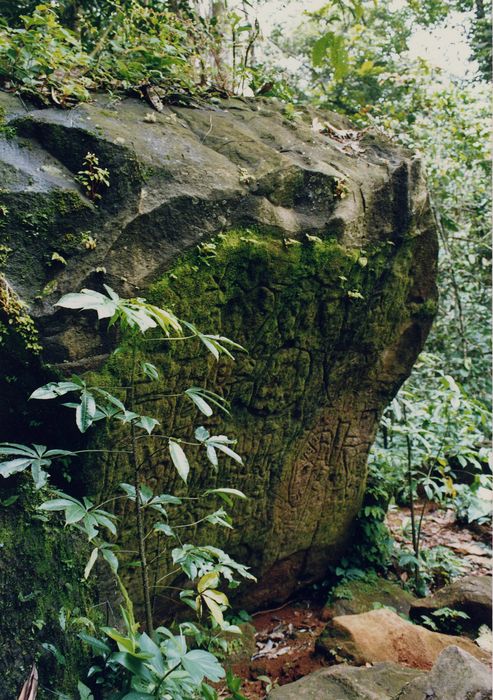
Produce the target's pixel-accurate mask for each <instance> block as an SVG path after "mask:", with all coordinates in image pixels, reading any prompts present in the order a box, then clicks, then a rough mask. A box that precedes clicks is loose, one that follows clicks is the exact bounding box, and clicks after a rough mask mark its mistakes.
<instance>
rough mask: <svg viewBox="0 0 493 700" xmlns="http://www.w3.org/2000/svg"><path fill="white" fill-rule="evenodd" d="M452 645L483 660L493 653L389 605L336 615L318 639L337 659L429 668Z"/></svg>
mask: <svg viewBox="0 0 493 700" xmlns="http://www.w3.org/2000/svg"><path fill="white" fill-rule="evenodd" d="M451 645H455V646H458V647H460V648H461V649H462V650H464V651H466V652H468V653H469V654H471V655H472V656H474V657H476V658H477V659H479V660H480V661H484V662H487V661H488V660H489V655H488V654H487V653H486V652H484V651H483V650H482V649H480V648H479V647H478V646H476V644H474V642H472V641H471V640H470V639H467V638H466V637H456V636H453V635H448V634H440V633H438V632H431V631H430V630H427V629H426V628H425V627H420V626H419V625H413V624H412V623H411V622H407V621H406V620H403V619H402V618H401V617H399V615H397V614H396V613H394V612H392V611H391V610H386V609H380V610H372V611H371V612H367V613H362V614H360V615H343V616H341V617H335V618H334V619H333V620H332V621H331V622H329V624H328V625H327V627H326V629H325V630H324V632H323V634H322V635H321V637H320V638H319V640H318V648H319V649H320V650H321V651H324V652H325V653H327V654H328V655H329V656H331V657H332V658H336V659H337V660H340V659H346V660H348V661H351V662H352V663H355V664H357V665H363V664H366V663H371V664H373V663H377V662H379V661H394V662H396V663H399V664H402V665H403V666H408V667H410V668H421V669H425V670H427V669H430V668H431V667H432V666H433V664H434V663H435V661H436V660H437V658H438V655H439V654H440V653H441V652H442V651H443V650H444V649H446V648H447V647H449V646H451Z"/></svg>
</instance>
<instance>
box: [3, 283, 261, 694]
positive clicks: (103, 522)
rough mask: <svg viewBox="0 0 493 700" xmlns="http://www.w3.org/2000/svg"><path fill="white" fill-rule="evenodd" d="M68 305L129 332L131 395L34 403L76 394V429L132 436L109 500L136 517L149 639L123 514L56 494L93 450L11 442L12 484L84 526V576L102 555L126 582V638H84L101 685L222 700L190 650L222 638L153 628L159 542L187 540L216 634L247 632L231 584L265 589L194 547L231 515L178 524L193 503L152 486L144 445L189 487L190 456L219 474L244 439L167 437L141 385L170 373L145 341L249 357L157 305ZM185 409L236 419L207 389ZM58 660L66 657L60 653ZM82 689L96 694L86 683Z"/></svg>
mask: <svg viewBox="0 0 493 700" xmlns="http://www.w3.org/2000/svg"><path fill="white" fill-rule="evenodd" d="M57 306H59V307H62V308H65V309H72V310H86V311H87V310H92V311H95V312H96V313H97V316H98V319H99V320H107V323H108V327H109V328H111V327H112V326H116V327H117V328H118V329H119V331H120V333H121V334H122V338H121V344H120V346H119V348H118V352H117V358H118V359H119V361H120V362H122V364H123V366H124V367H125V368H128V377H127V379H126V383H125V385H124V386H122V387H121V388H120V389H119V390H118V388H116V390H118V391H119V393H120V397H119V396H116V395H115V394H113V393H110V392H109V391H108V390H107V388H103V387H100V386H94V385H92V384H90V383H88V382H87V381H86V380H85V379H83V378H82V377H79V376H72V377H71V378H70V379H69V380H65V381H57V382H50V383H48V384H46V385H44V386H42V387H40V388H38V389H36V390H35V391H34V392H33V393H32V394H31V399H34V400H41V401H45V400H54V399H58V398H59V397H67V395H70V397H72V400H71V401H69V402H65V403H64V405H65V406H67V407H68V408H70V409H73V410H75V422H76V425H77V427H78V429H79V431H80V432H81V433H85V432H86V431H88V430H90V429H91V428H92V427H93V426H94V425H95V424H97V423H98V422H100V421H105V422H106V421H118V422H119V423H121V424H123V426H124V427H125V428H126V430H127V439H126V441H124V442H123V443H122V444H121V445H120V446H119V449H118V450H117V452H118V453H119V454H124V455H126V456H127V458H128V459H129V462H130V464H131V466H132V474H133V483H132V484H128V483H122V484H121V491H122V493H121V495H117V494H115V495H114V496H112V497H110V499H109V502H112V501H114V500H116V499H119V498H124V499H126V500H128V501H129V502H130V503H131V504H133V507H134V508H135V514H136V537H137V541H138V561H139V569H140V574H141V590H142V600H143V607H144V618H145V627H146V631H145V632H140V631H139V624H138V622H137V621H136V619H135V615H134V611H133V604H132V602H131V600H130V598H129V596H128V593H127V590H126V588H125V587H124V585H123V582H122V580H121V578H120V576H119V567H120V561H119V557H118V547H117V545H116V542H115V538H116V535H117V518H116V516H115V515H114V513H112V512H110V511H109V510H106V509H105V508H104V505H105V504H106V503H107V502H108V499H107V500H106V502H105V503H100V504H98V503H95V502H94V501H93V500H92V499H90V498H88V497H83V498H82V499H77V498H74V497H73V496H72V495H70V494H68V493H65V492H63V491H61V490H60V489H56V490H54V489H52V488H51V487H50V486H49V470H50V468H51V465H52V463H53V462H55V461H57V460H58V461H60V460H66V459H67V458H71V459H75V458H77V456H78V455H80V454H82V453H83V452H84V450H73V451H72V450H50V449H48V448H47V447H45V446H42V445H33V446H32V447H28V446H26V445H20V444H15V443H2V444H1V445H0V455H2V456H4V457H8V459H7V460H5V461H3V462H1V463H0V475H1V476H3V477H10V476H12V475H13V474H19V473H21V472H25V471H26V470H28V469H29V470H30V471H31V475H32V478H33V481H34V485H35V488H36V489H37V490H41V489H44V490H45V491H46V492H47V493H49V494H50V495H51V498H49V499H48V500H46V501H44V502H43V503H42V504H41V505H40V506H39V510H40V511H41V512H44V513H63V516H64V521H65V525H67V526H71V527H74V528H76V529H77V530H78V531H79V532H81V533H83V534H84V535H85V536H86V537H87V539H88V541H89V542H90V543H91V545H92V547H93V549H92V552H91V554H90V557H89V560H88V561H87V564H86V566H85V571H84V578H88V577H89V576H90V574H91V571H92V569H93V567H94V565H95V563H96V561H97V560H98V558H100V557H101V559H102V560H103V561H105V562H106V563H107V564H108V565H109V567H110V569H111V571H112V572H113V574H114V576H115V577H116V580H117V582H118V586H119V588H120V592H121V595H122V597H123V600H124V605H123V606H122V608H121V613H122V619H123V621H124V624H125V631H124V632H121V631H120V630H118V629H115V628H111V627H103V628H101V629H100V630H99V636H93V635H89V634H87V633H86V632H81V633H80V634H79V637H80V638H81V639H82V641H83V642H85V643H86V644H89V645H90V646H91V648H92V650H93V652H94V653H95V654H96V655H98V656H99V657H101V658H100V661H98V663H97V664H96V665H95V666H94V667H93V668H92V670H91V673H90V677H91V678H92V679H94V680H95V681H96V683H97V684H99V685H100V686H101V687H104V688H106V689H107V690H108V691H112V692H113V691H115V690H116V689H119V690H120V691H121V692H123V693H126V694H125V697H126V698H128V700H131V698H136V697H137V694H138V697H139V698H155V699H156V700H159V699H163V700H164V698H175V699H176V700H179V699H181V698H183V697H199V696H200V697H205V698H213V697H215V696H214V692H215V691H213V690H212V689H211V688H210V687H209V686H207V685H206V684H205V681H204V679H208V680H210V681H213V682H216V681H218V680H219V679H220V678H222V677H223V676H224V671H223V669H222V667H221V666H220V664H219V662H218V661H217V659H216V658H215V656H214V655H213V654H211V653H210V652H209V651H207V650H204V649H198V648H195V649H193V648H192V649H191V648H190V642H191V641H193V642H194V643H195V644H202V645H203V644H206V645H207V644H209V642H210V635H209V637H207V635H204V632H203V629H199V627H197V626H196V625H194V624H193V623H190V622H189V623H182V624H181V625H180V626H179V628H178V633H177V634H175V633H173V632H171V631H170V630H169V629H167V628H165V627H159V628H158V629H157V630H154V629H153V619H152V601H151V598H152V586H151V583H150V568H149V562H148V546H149V541H150V540H149V538H151V537H152V536H154V537H155V536H160V537H164V538H167V539H169V540H170V541H172V540H177V541H178V543H179V546H177V547H175V548H174V549H173V550H172V558H173V562H174V564H175V566H176V567H177V569H178V570H180V571H181V572H182V573H183V574H184V575H185V576H186V577H187V578H188V579H190V581H191V583H192V584H193V588H190V587H187V588H185V589H184V590H182V591H181V594H180V598H181V600H182V601H183V602H184V603H186V604H187V605H188V606H189V607H191V608H192V609H193V610H194V611H195V612H196V614H197V616H198V617H199V618H200V617H202V616H203V615H204V614H205V613H207V615H208V616H209V617H210V620H211V625H212V635H213V636H214V635H217V634H218V633H221V632H223V631H227V632H229V633H239V632H240V630H239V628H238V627H236V626H235V625H231V624H229V623H228V622H227V621H226V620H225V619H224V614H223V613H224V611H225V610H226V608H227V607H228V606H229V602H228V598H227V596H226V594H225V593H224V592H222V591H220V590H219V586H220V584H221V582H222V581H226V582H228V585H229V586H230V587H236V586H237V585H238V581H237V577H240V578H249V579H253V576H252V575H251V574H250V573H249V572H248V570H247V568H246V567H244V566H242V565H241V564H238V563H237V562H235V561H234V560H233V559H231V558H230V557H229V556H228V555H227V554H226V553H225V552H223V551H222V550H221V549H218V548H216V547H211V546H196V545H193V544H186V543H182V539H181V536H179V535H178V533H181V532H182V531H183V528H186V527H188V526H190V527H194V528H195V527H196V526H197V525H199V524H200V523H209V524H214V525H219V526H222V527H227V528H231V520H230V518H229V515H228V514H227V512H226V511H225V509H224V508H222V507H221V508H219V509H216V510H214V511H213V512H211V513H208V514H206V515H205V516H204V517H203V518H201V519H200V520H199V521H195V522H193V523H191V524H190V525H186V524H183V523H179V524H176V525H175V524H174V523H173V519H172V513H171V511H172V508H173V506H177V505H180V504H181V503H182V498H179V497H177V496H175V495H172V494H159V493H154V492H153V490H152V489H151V488H150V487H149V486H148V485H147V484H145V483H143V480H142V472H141V470H142V467H143V463H142V462H141V461H139V457H138V451H137V443H138V442H139V441H141V440H149V441H151V443H152V445H153V449H152V455H153V456H154V457H155V456H156V455H158V454H159V455H161V454H162V453H163V452H164V451H167V452H168V454H169V458H170V462H171V464H172V465H174V468H175V469H176V470H177V472H178V474H179V476H180V477H181V479H182V480H183V481H184V482H185V483H186V482H187V479H188V476H189V472H190V463H189V459H188V457H187V454H186V453H185V450H184V447H183V446H185V448H186V449H187V450H190V449H191V448H192V449H195V450H197V449H199V450H203V451H204V452H205V454H206V456H207V459H208V460H209V463H210V464H211V467H212V468H213V469H216V468H217V466H218V461H219V455H220V454H223V455H225V456H226V457H229V458H232V459H233V460H236V461H238V462H241V457H240V456H239V455H238V454H237V453H236V452H235V451H234V450H233V449H232V445H233V444H234V441H233V440H230V439H229V438H228V437H226V436H225V435H211V434H210V433H209V431H208V430H206V429H205V428H204V427H202V426H199V427H197V428H196V430H195V433H194V439H187V440H183V439H181V438H179V437H177V436H173V435H166V434H162V432H161V430H162V429H161V428H159V430H158V426H160V421H159V420H158V419H157V418H154V417H153V416H149V415H146V414H143V413H138V412H137V411H136V408H137V404H136V396H135V391H136V383H137V381H139V382H142V381H145V382H148V383H150V384H152V383H154V382H156V381H158V380H159V371H158V369H157V368H156V367H155V366H154V365H153V364H152V363H150V362H148V361H147V360H146V358H145V355H143V353H142V349H141V348H142V339H143V336H145V335H146V334H148V333H149V332H151V333H153V334H154V335H153V338H152V342H160V341H161V342H162V341H164V342H166V341H167V340H168V339H170V338H173V339H174V340H182V341H186V340H189V339H195V340H197V341H199V342H201V343H202V344H203V346H205V348H206V349H207V350H208V351H209V352H210V353H211V354H212V355H213V356H214V357H215V358H216V359H219V357H220V355H227V356H229V357H232V355H231V352H230V349H229V348H232V349H233V348H236V349H241V348H240V347H239V346H238V345H236V344H235V343H233V342H232V341H230V340H228V339H227V338H224V337H222V336H217V335H211V334H204V333H201V332H200V331H198V330H197V329H196V328H195V326H193V325H192V324H191V323H188V322H186V321H181V320H179V319H178V318H177V317H176V316H175V315H174V314H173V313H172V312H170V311H168V310H166V309H162V308H158V307H156V306H154V305H152V304H149V303H147V302H146V300H145V299H141V298H136V299H122V298H120V297H119V296H118V295H117V294H116V293H115V292H114V291H113V290H112V289H111V288H110V287H107V286H105V293H104V294H103V293H100V292H96V291H93V290H89V289H84V290H82V292H80V293H79V294H66V295H65V296H63V297H62V298H61V299H60V300H59V301H58V303H57ZM156 334H157V335H156ZM183 399H184V400H186V401H190V402H191V403H192V404H193V405H194V406H195V408H196V409H197V410H198V411H199V412H200V413H202V414H203V415H204V416H206V417H208V416H210V415H211V414H212V412H213V407H215V408H218V409H220V410H222V411H227V410H228V408H227V404H226V402H225V401H224V399H222V397H221V396H219V395H218V394H215V393H214V392H211V391H209V390H205V389H202V388H200V387H190V388H188V389H186V390H185V391H184V392H183ZM98 451H99V452H106V450H98ZM201 498H205V499H210V498H220V499H222V500H223V501H224V502H225V503H226V505H232V503H233V501H232V499H233V498H245V496H244V494H243V493H242V492H240V491H238V490H236V489H234V488H214V489H209V490H206V491H205V492H204V493H203V494H202V495H201ZM144 515H145V518H144ZM149 522H151V523H152V524H151V527H150V528H148V529H147V530H146V523H147V524H149ZM105 533H109V536H110V538H111V536H112V537H113V540H108V539H106V535H105ZM115 647H116V648H115ZM50 651H51V652H52V653H55V651H56V650H54V649H50ZM94 680H93V681H92V682H94ZM82 686H83V688H86V686H85V685H84V684H82ZM84 692H86V691H85V690H84ZM88 692H89V691H88Z"/></svg>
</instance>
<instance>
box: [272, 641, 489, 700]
mask: <svg viewBox="0 0 493 700" xmlns="http://www.w3.org/2000/svg"><path fill="white" fill-rule="evenodd" d="M336 698H337V700H490V699H491V674H490V672H489V669H488V668H487V667H486V666H485V665H484V664H481V663H480V662H479V661H477V659H475V658H474V657H473V656H471V655H470V654H468V653H467V652H465V651H463V650H462V649H459V648H458V647H456V646H450V647H448V648H447V649H445V650H444V651H442V653H441V654H440V656H439V657H438V659H437V662H436V664H435V665H434V666H433V668H432V670H431V671H430V672H429V673H425V672H423V671H419V670H417V669H410V668H405V667H403V666H399V665H398V664H395V663H392V662H384V663H377V664H375V666H372V667H369V668H354V667H352V666H345V665H341V666H336V667H333V668H329V669H323V670H321V671H316V672H315V673H311V674H310V675H309V676H306V677H305V678H302V679H301V680H299V681H296V682H295V683H289V684H288V685H285V686H282V687H280V688H276V689H275V690H273V691H272V693H270V695H269V700H335V699H336Z"/></svg>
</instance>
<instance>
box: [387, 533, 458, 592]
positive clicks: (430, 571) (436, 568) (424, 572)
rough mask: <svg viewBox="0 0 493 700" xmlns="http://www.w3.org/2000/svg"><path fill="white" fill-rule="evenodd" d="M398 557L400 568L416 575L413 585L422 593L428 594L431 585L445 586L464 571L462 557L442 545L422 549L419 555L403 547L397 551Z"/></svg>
mask: <svg viewBox="0 0 493 700" xmlns="http://www.w3.org/2000/svg"><path fill="white" fill-rule="evenodd" d="M396 559H397V566H398V568H399V569H401V570H403V571H406V572H408V573H410V574H411V575H413V576H414V581H413V587H414V589H415V590H416V592H417V593H418V594H420V595H426V594H427V593H428V592H429V590H430V588H431V587H437V588H439V587H440V586H444V585H445V584H446V583H449V582H450V581H451V580H452V579H453V578H456V577H457V576H459V575H460V574H461V573H462V572H463V565H462V562H461V560H460V558H459V557H458V556H457V555H456V554H454V553H453V551H452V550H451V549H449V548H448V547H443V546H441V545H439V546H437V547H430V548H429V549H421V550H420V552H419V557H417V556H416V553H415V552H414V551H412V550H410V549H408V548H407V547H401V548H400V549H398V550H397V551H396ZM416 571H417V579H416Z"/></svg>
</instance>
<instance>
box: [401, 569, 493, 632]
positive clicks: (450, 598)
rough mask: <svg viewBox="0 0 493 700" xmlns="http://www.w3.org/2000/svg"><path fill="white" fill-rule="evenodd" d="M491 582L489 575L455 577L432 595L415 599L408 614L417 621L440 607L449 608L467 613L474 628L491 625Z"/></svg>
mask: <svg viewBox="0 0 493 700" xmlns="http://www.w3.org/2000/svg"><path fill="white" fill-rule="evenodd" d="M491 583H492V578H491V576H465V577H464V578H461V579H457V580H456V581H453V582H452V583H450V584H449V585H447V586H444V587H443V588H440V590H438V591H435V593H433V595H430V596H428V597H427V598H421V599H419V600H416V601H415V602H414V603H413V605H412V606H411V611H410V616H411V618H412V619H413V620H417V621H418V622H419V620H420V618H421V615H430V613H433V612H434V611H435V610H439V609H440V608H451V609H452V610H460V611H461V612H464V613H466V614H467V615H469V618H470V624H472V625H473V626H475V627H476V628H477V627H479V625H488V626H491V611H492V609H491V598H492V596H491ZM461 622H462V623H463V621H462V620H461ZM463 624H464V623H463ZM466 624H468V623H466Z"/></svg>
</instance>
